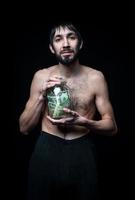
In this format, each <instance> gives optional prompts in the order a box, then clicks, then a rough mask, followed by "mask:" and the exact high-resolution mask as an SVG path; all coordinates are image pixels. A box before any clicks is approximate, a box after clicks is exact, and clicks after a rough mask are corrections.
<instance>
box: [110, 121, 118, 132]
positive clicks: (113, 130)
mask: <svg viewBox="0 0 135 200" xmlns="http://www.w3.org/2000/svg"><path fill="white" fill-rule="evenodd" d="M117 132H118V127H117V125H116V123H115V124H114V126H113V127H112V130H111V134H112V135H116V134H117Z"/></svg>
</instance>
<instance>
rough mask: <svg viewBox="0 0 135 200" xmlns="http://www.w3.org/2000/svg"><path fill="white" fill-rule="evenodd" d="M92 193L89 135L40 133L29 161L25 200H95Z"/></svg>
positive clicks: (94, 190)
mask: <svg viewBox="0 0 135 200" xmlns="http://www.w3.org/2000/svg"><path fill="white" fill-rule="evenodd" d="M96 194H97V170H96V162H95V148H94V145H93V143H92V142H91V138H90V135H88V134H87V135H85V136H82V137H80V138H77V139H73V140H65V139H62V138H60V137H57V136H54V135H50V134H48V133H45V132H42V133H41V135H40V136H39V139H38V141H37V144H36V146H35V150H34V152H33V154H32V157H31V160H30V165H29V180H28V200H55V199H59V200H66V199H67V200H72V199H74V200H95V199H96Z"/></svg>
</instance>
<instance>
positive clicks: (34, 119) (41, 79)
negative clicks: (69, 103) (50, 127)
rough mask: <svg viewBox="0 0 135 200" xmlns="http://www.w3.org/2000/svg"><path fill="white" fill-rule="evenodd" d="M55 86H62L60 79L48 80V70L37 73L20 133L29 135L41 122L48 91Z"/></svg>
mask: <svg viewBox="0 0 135 200" xmlns="http://www.w3.org/2000/svg"><path fill="white" fill-rule="evenodd" d="M55 84H60V79H59V77H56V76H54V77H52V78H49V79H48V75H47V69H46V70H45V69H44V72H42V70H40V71H38V72H36V73H35V75H34V78H33V80H32V84H31V89H30V97H29V100H28V102H27V103H26V106H25V109H24V111H23V113H22V114H21V116H20V119H19V124H20V131H21V132H22V133H23V134H28V132H29V131H30V130H31V129H33V128H34V127H35V126H36V125H37V123H38V122H39V119H40V116H41V113H42V111H43V108H44V107H45V97H46V90H47V89H48V88H50V87H53V86H54V85H55Z"/></svg>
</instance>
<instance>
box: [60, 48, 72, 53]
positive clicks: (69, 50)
mask: <svg viewBox="0 0 135 200" xmlns="http://www.w3.org/2000/svg"><path fill="white" fill-rule="evenodd" d="M73 52H74V51H73V50H72V49H64V50H62V51H61V52H60V53H61V54H62V53H73Z"/></svg>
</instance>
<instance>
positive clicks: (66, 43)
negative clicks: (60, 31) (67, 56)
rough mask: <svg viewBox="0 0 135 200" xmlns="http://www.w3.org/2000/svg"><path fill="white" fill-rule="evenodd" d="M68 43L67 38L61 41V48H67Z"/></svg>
mask: <svg viewBox="0 0 135 200" xmlns="http://www.w3.org/2000/svg"><path fill="white" fill-rule="evenodd" d="M69 46H70V45H69V42H68V39H67V38H64V40H63V47H69Z"/></svg>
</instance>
